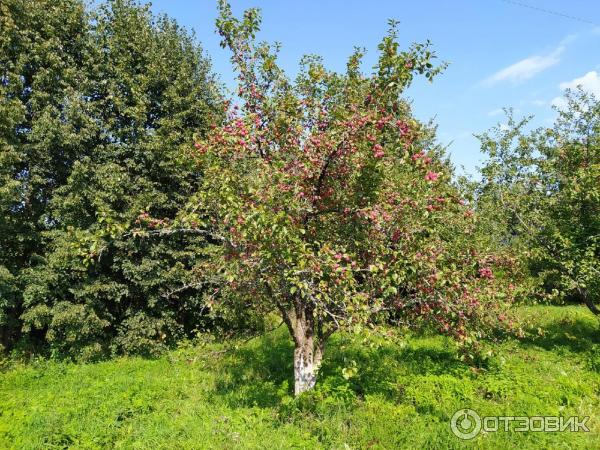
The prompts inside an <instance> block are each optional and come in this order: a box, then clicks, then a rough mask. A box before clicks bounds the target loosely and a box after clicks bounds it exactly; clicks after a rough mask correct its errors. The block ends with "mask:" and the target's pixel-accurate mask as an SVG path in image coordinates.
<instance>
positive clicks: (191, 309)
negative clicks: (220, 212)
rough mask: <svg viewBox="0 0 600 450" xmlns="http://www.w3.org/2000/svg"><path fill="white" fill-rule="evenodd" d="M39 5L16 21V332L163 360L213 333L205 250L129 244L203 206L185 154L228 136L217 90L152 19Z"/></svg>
mask: <svg viewBox="0 0 600 450" xmlns="http://www.w3.org/2000/svg"><path fill="white" fill-rule="evenodd" d="M31 3H32V2H26V1H19V0H10V1H8V2H7V3H3V6H2V19H1V20H2V21H3V22H6V23H9V24H12V28H11V29H12V34H13V35H14V36H13V35H11V34H9V30H10V29H8V28H6V27H3V31H2V42H3V49H4V48H7V49H8V50H7V51H6V52H5V51H4V50H3V52H2V57H3V58H4V57H5V55H6V57H7V58H9V59H10V61H9V64H7V66H6V67H8V68H9V70H11V72H10V73H8V74H7V75H6V76H4V77H3V86H2V88H3V92H2V93H3V95H2V102H3V103H2V108H3V109H4V110H7V111H8V112H10V113H11V114H10V115H7V117H8V118H7V117H4V115H3V119H2V120H3V122H2V125H1V126H2V139H3V146H6V148H7V151H4V149H3V154H2V168H1V169H0V170H1V171H2V176H3V184H2V190H1V191H0V192H1V194H0V195H1V197H0V201H1V202H2V203H1V204H2V207H3V210H2V218H1V219H0V226H2V227H3V230H2V231H3V232H2V235H3V238H5V239H7V241H8V244H9V245H7V246H6V247H5V246H4V242H3V250H2V255H1V258H2V259H1V260H0V262H1V263H2V264H3V266H4V267H5V269H3V271H2V272H0V295H2V299H3V303H4V304H5V305H6V306H5V307H4V311H7V313H5V315H4V316H5V318H4V319H3V320H5V321H7V322H8V321H12V322H13V323H15V324H16V327H15V329H18V328H20V327H22V331H24V333H25V335H26V336H28V337H29V338H31V339H33V340H34V341H36V342H38V343H39V342H42V343H46V344H48V345H49V347H50V348H51V349H52V350H53V351H54V352H57V353H59V354H68V355H71V356H75V357H95V356H98V355H102V354H106V353H107V352H109V351H111V350H112V351H116V352H136V353H140V352H144V353H154V352H156V351H158V350H160V349H161V348H162V347H164V346H165V345H167V344H169V343H170V342H172V341H174V340H175V339H176V338H178V337H180V336H181V335H183V334H184V333H185V332H190V331H192V330H193V329H194V328H195V327H197V326H199V325H200V323H201V322H200V318H201V314H202V308H201V303H202V302H201V298H202V295H203V289H202V285H203V283H199V282H195V283H188V282H187V280H188V279H190V278H191V274H190V268H191V267H193V266H197V262H198V258H202V257H203V248H204V244H203V240H202V238H201V236H188V235H185V236H184V235H178V234H174V235H172V236H169V237H168V238H167V239H164V238H161V239H160V240H157V239H156V240H155V239H153V238H152V236H147V237H144V238H142V237H140V236H135V235H133V234H131V233H127V232H126V230H127V229H129V228H131V227H132V225H133V224H134V223H135V222H136V221H144V220H145V217H146V216H145V214H151V215H152V217H160V218H161V219H160V220H162V221H168V220H169V218H170V217H172V216H173V215H174V214H175V211H176V210H177V208H178V206H179V205H180V204H181V203H182V202H183V199H184V198H186V197H187V196H188V195H189V193H191V192H194V191H195V190H197V186H198V183H199V181H200V174H199V173H198V172H197V169H195V168H194V167H192V166H191V165H190V164H189V163H188V161H187V158H185V157H184V155H185V151H182V148H185V147H189V145H190V143H191V142H192V141H193V139H192V135H191V133H190V131H189V130H192V129H194V130H198V132H199V133H200V134H202V133H203V132H204V131H205V130H207V128H208V126H209V124H210V123H213V122H215V121H218V120H219V116H220V113H219V111H221V110H222V105H221V103H222V98H221V96H220V93H219V86H218V83H217V82H216V80H215V78H214V76H213V75H212V73H211V70H210V63H209V61H208V59H207V58H206V57H205V56H204V55H203V53H202V50H201V48H200V47H199V46H198V45H197V44H196V42H195V40H194V37H193V36H192V35H190V34H189V33H188V32H186V31H185V30H184V29H182V28H180V27H179V26H178V25H177V24H176V23H175V22H174V21H173V20H171V19H168V18H166V17H155V16H153V15H152V14H151V12H150V10H149V7H148V6H140V5H139V4H137V3H136V2H134V1H128V0H115V1H110V2H108V3H106V4H104V5H102V6H100V7H99V8H98V9H97V10H95V11H91V12H90V11H86V10H85V8H84V7H83V4H82V2H80V1H75V0H72V1H71V0H69V1H67V0H64V1H63V0H61V1H58V2H57V1H53V2H43V1H36V2H34V3H36V5H35V7H33V6H32V5H31ZM26 5H28V7H27V8H26V7H25V6H26ZM5 30H7V31H5ZM5 35H8V36H5ZM19 39H21V40H22V41H23V42H22V43H21V42H20V41H19ZM5 41H7V43H6V44H4V42H5ZM13 41H18V44H15V43H13ZM38 54H39V55H38ZM30 60H31V61H30ZM3 67H4V65H3ZM4 142H6V144H4ZM5 229H6V230H7V232H6V233H4V230H5ZM12 230H15V231H12ZM11 234H12V235H13V237H11ZM16 236H18V237H19V238H18V239H15V237H16ZM0 239H2V238H0ZM36 255H37V256H36ZM194 279H195V280H198V277H197V276H195V277H194ZM15 286H16V287H17V289H14V287H15ZM5 291H6V294H4V292H5ZM19 292H22V296H21V295H19ZM9 301H10V302H11V303H10V305H9ZM11 305H12V306H11ZM0 320H2V319H0ZM20 322H22V323H20ZM13 339H14V337H13ZM7 341H8V340H7Z"/></svg>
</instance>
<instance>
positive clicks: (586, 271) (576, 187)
mask: <svg viewBox="0 0 600 450" xmlns="http://www.w3.org/2000/svg"><path fill="white" fill-rule="evenodd" d="M565 100H566V102H565V106H564V107H561V108H559V109H557V113H558V116H557V118H556V121H555V124H554V126H553V127H552V128H547V129H537V130H534V131H532V132H530V133H526V132H525V131H524V127H525V125H526V124H527V120H524V121H520V122H517V121H515V120H513V119H512V117H510V116H509V121H508V126H507V127H503V128H502V129H501V128H496V129H494V130H492V132H489V133H485V134H483V135H482V136H480V140H481V142H482V149H483V151H484V152H485V153H487V154H488V156H489V160H488V162H487V163H486V166H485V167H484V168H483V170H482V175H483V180H482V183H481V187H480V192H479V204H480V205H484V206H485V207H487V208H488V211H491V210H492V209H495V212H494V213H493V220H495V221H496V223H497V224H498V227H500V228H502V230H501V232H499V233H498V236H504V237H503V239H504V241H505V244H506V245H508V246H512V248H513V250H515V251H516V253H517V254H518V255H520V256H521V257H522V258H524V260H525V261H526V262H527V264H528V265H529V268H530V270H531V274H532V275H534V276H535V277H536V279H537V280H538V283H539V285H540V288H541V293H543V294H544V295H547V296H549V297H550V298H551V299H552V298H558V299H561V300H564V299H577V300H578V301H581V302H583V303H585V304H586V305H587V306H588V307H589V309H590V310H591V311H592V312H594V313H595V314H600V310H599V309H598V307H597V306H596V305H595V301H596V300H597V298H598V295H599V294H600V284H599V283H600V272H599V269H598V267H600V247H599V240H600V138H599V136H600V133H599V131H600V103H599V102H598V100H597V99H596V98H594V96H593V95H591V94H588V93H585V92H584V91H582V90H577V91H572V92H568V93H567V95H566V97H565Z"/></svg>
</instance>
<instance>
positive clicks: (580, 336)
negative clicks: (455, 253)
mask: <svg viewBox="0 0 600 450" xmlns="http://www.w3.org/2000/svg"><path fill="white" fill-rule="evenodd" d="M517 316H518V319H519V320H520V321H522V322H523V323H524V326H525V328H526V329H527V333H526V335H525V336H524V337H523V338H522V339H520V340H516V339H508V338H507V339H504V340H503V341H502V342H501V343H500V344H498V345H497V346H496V350H497V353H496V355H495V356H493V357H492V358H491V359H490V361H489V363H488V364H486V365H485V366H484V367H483V368H480V369H474V368H472V367H470V366H468V365H466V364H464V363H462V362H461V361H460V360H458V359H457V354H456V351H455V349H454V347H453V345H451V343H450V342H449V341H447V340H446V339H445V338H441V337H437V336H427V335H425V336H408V337H406V338H405V339H403V340H402V341H401V342H399V343H398V342H396V343H394V344H391V343H387V342H385V341H384V340H383V339H382V338H381V337H379V336H372V335H359V336H350V335H340V336H336V337H334V338H333V340H332V342H331V344H330V346H329V347H328V349H327V352H328V353H327V357H328V358H327V359H326V362H325V364H324V366H323V368H322V371H321V377H320V380H319V382H318V385H317V388H316V390H315V391H314V392H313V393H311V394H309V395H305V396H303V397H301V398H299V399H293V398H292V396H291V395H290V383H291V374H292V367H291V351H292V346H291V343H290V341H289V337H288V335H287V332H286V331H285V329H284V328H283V327H281V328H279V329H278V330H276V331H274V332H272V333H270V334H268V335H267V336H265V337H262V338H260V339H254V340H251V341H249V342H246V343H243V344H240V345H238V346H237V347H236V348H235V349H233V350H232V349H230V347H224V346H223V345H222V344H218V343H212V344H203V345H191V344H190V345H185V346H182V347H181V348H179V349H177V350H174V351H172V352H170V353H168V354H166V355H164V356H163V357H161V358H159V359H154V360H148V359H140V358H118V359H114V360H111V361H106V362H101V363H95V364H73V363H65V362H55V361H37V362H30V363H28V364H25V365H22V364H15V363H12V364H8V363H5V364H4V366H3V371H2V373H0V448H3V449H4V448H15V449H41V448H81V449H83V448H98V449H100V448H102V449H103V448H107V449H112V448H127V449H129V448H139V449H161V448H165V449H167V448H168V449H171V448H172V449H188V448H189V449H192V448H226V449H234V448H269V449H279V448H281V449H287V448H307V449H314V448H336V449H349V448H351V449H359V448H360V449H362V448H372V449H378V448H381V449H392V448H418V449H425V448H436V449H444V448H463V447H473V448H490V449H503V448H521V449H523V448H565V449H566V448H577V449H579V448H590V449H591V448H600V417H599V412H600V323H599V322H598V320H597V319H596V318H595V317H594V316H592V315H591V313H589V312H588V311H587V310H586V309H584V308H581V307H575V306H568V307H551V306H532V307H521V308H519V310H518V312H517ZM542 330H544V331H542ZM467 407H468V408H471V409H473V410H475V411H477V412H478V413H479V415H481V416H483V415H485V416H492V415H494V416H496V415H505V416H519V415H529V416H556V415H561V416H590V419H589V421H588V422H587V426H588V427H589V429H590V431H589V432H560V433H558V432H556V433H542V432H514V431H512V432H505V431H499V432H494V433H482V434H480V435H479V436H477V437H476V438H475V439H473V440H470V441H464V440H460V439H459V438H457V437H456V436H454V435H453V434H452V432H451V429H450V418H451V416H452V415H453V414H454V412H455V411H456V410H458V409H460V408H467Z"/></svg>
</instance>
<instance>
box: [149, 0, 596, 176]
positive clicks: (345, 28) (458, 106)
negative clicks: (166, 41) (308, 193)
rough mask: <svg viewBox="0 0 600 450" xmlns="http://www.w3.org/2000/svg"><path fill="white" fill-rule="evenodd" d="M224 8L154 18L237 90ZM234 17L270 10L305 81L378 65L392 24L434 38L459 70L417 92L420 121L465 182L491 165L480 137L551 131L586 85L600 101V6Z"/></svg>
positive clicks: (471, 4)
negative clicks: (518, 126)
mask: <svg viewBox="0 0 600 450" xmlns="http://www.w3.org/2000/svg"><path fill="white" fill-rule="evenodd" d="M216 3H217V2H216V0H154V1H153V2H152V10H153V11H154V12H156V13H165V14H167V15H169V16H171V17H173V18H175V19H176V20H177V21H178V22H179V23H180V24H181V25H183V26H185V27H186V28H188V29H193V30H194V31H195V33H196V37H197V38H198V40H199V41H200V43H201V45H202V47H203V48H204V49H205V51H206V53H207V54H208V55H209V56H210V58H211V60H212V63H213V67H214V70H215V71H216V72H217V73H218V74H219V76H220V78H221V80H222V81H223V82H224V83H225V84H226V85H227V86H229V87H230V88H233V86H234V78H233V74H232V70H231V64H230V61H229V53H228V51H227V50H224V49H222V48H221V47H220V46H219V41H220V40H219V36H218V35H217V34H216V33H215V25H214V23H215V18H216V14H217V9H216ZM231 5H232V8H233V11H234V13H235V14H236V15H240V14H241V13H242V12H243V11H244V9H246V8H249V7H258V8H260V9H261V11H262V17H263V22H262V29H261V32H260V34H259V39H260V40H266V41H269V42H275V41H277V42H280V43H281V45H282V49H281V53H280V59H279V63H280V65H281V67H283V68H284V69H285V70H286V71H287V72H288V74H290V75H291V76H294V75H295V74H296V73H297V69H298V62H299V61H300V59H301V57H302V56H303V55H305V54H318V55H321V56H322V57H323V59H324V63H325V65H326V67H327V68H329V69H332V70H339V71H343V70H344V69H345V65H346V61H347V58H348V56H349V55H350V54H351V53H352V51H353V49H354V47H355V46H360V47H364V48H365V49H366V50H367V55H366V57H365V66H364V69H365V71H370V70H371V68H372V66H373V65H374V64H375V61H376V57H377V44H378V43H379V42H380V40H381V38H382V37H383V36H384V34H385V32H386V30H387V28H388V24H387V22H388V19H396V20H398V21H400V27H399V34H400V41H401V44H402V45H403V46H408V45H409V44H410V43H412V42H415V41H416V42H421V41H425V40H426V39H430V40H431V41H432V42H433V46H434V49H435V50H436V52H437V54H438V56H439V58H440V60H442V61H447V62H449V66H448V68H447V69H446V71H445V72H444V73H443V74H442V75H440V76H439V77H438V78H437V79H435V80H434V82H433V83H429V82H427V81H425V80H419V81H416V82H415V83H414V84H413V86H411V88H410V89H409V90H408V91H407V93H406V94H407V97H408V98H409V99H411V100H412V103H413V110H414V113H415V115H416V117H417V118H418V119H420V120H423V121H427V120H429V119H432V118H433V119H434V122H435V123H437V125H438V139H439V141H440V143H442V144H443V145H448V146H449V147H448V152H449V154H450V157H451V160H452V161H453V163H454V165H455V166H456V168H457V172H458V173H466V174H470V175H474V176H476V174H477V167H479V166H481V162H482V161H483V156H482V154H481V153H480V151H479V145H478V140H477V139H476V138H475V137H474V136H473V134H477V133H482V132H484V131H486V130H488V129H489V128H490V127H492V126H494V125H497V124H501V123H502V122H503V120H504V113H503V111H502V108H505V107H512V108H514V111H515V114H516V116H517V117H522V116H528V115H534V119H533V121H532V126H549V125H551V123H552V121H553V119H554V117H555V116H556V112H555V111H554V110H553V109H552V107H551V106H552V105H557V106H558V107H560V105H561V96H562V94H563V92H564V89H566V88H568V87H575V86H577V85H582V87H583V88H584V89H586V90H588V91H591V92H594V93H595V94H596V95H597V96H599V97H600V1H597V0H569V1H564V0H522V1H521V0H519V1H516V0H515V1H509V0H452V1H442V0H429V1H423V2H420V1H410V2H409V1H404V0H371V1H364V0H363V1H359V0H320V1H319V0H287V1H286V0H231Z"/></svg>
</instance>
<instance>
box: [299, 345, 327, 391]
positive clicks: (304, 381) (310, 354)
mask: <svg viewBox="0 0 600 450" xmlns="http://www.w3.org/2000/svg"><path fill="white" fill-rule="evenodd" d="M322 359H323V345H322V343H320V342H314V339H313V337H312V336H305V338H304V339H300V341H299V342H296V346H295V348H294V395H299V394H302V393H303V392H306V391H308V390H310V389H312V388H313V387H315V383H316V382H317V374H318V372H319V368H320V366H321V361H322Z"/></svg>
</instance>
